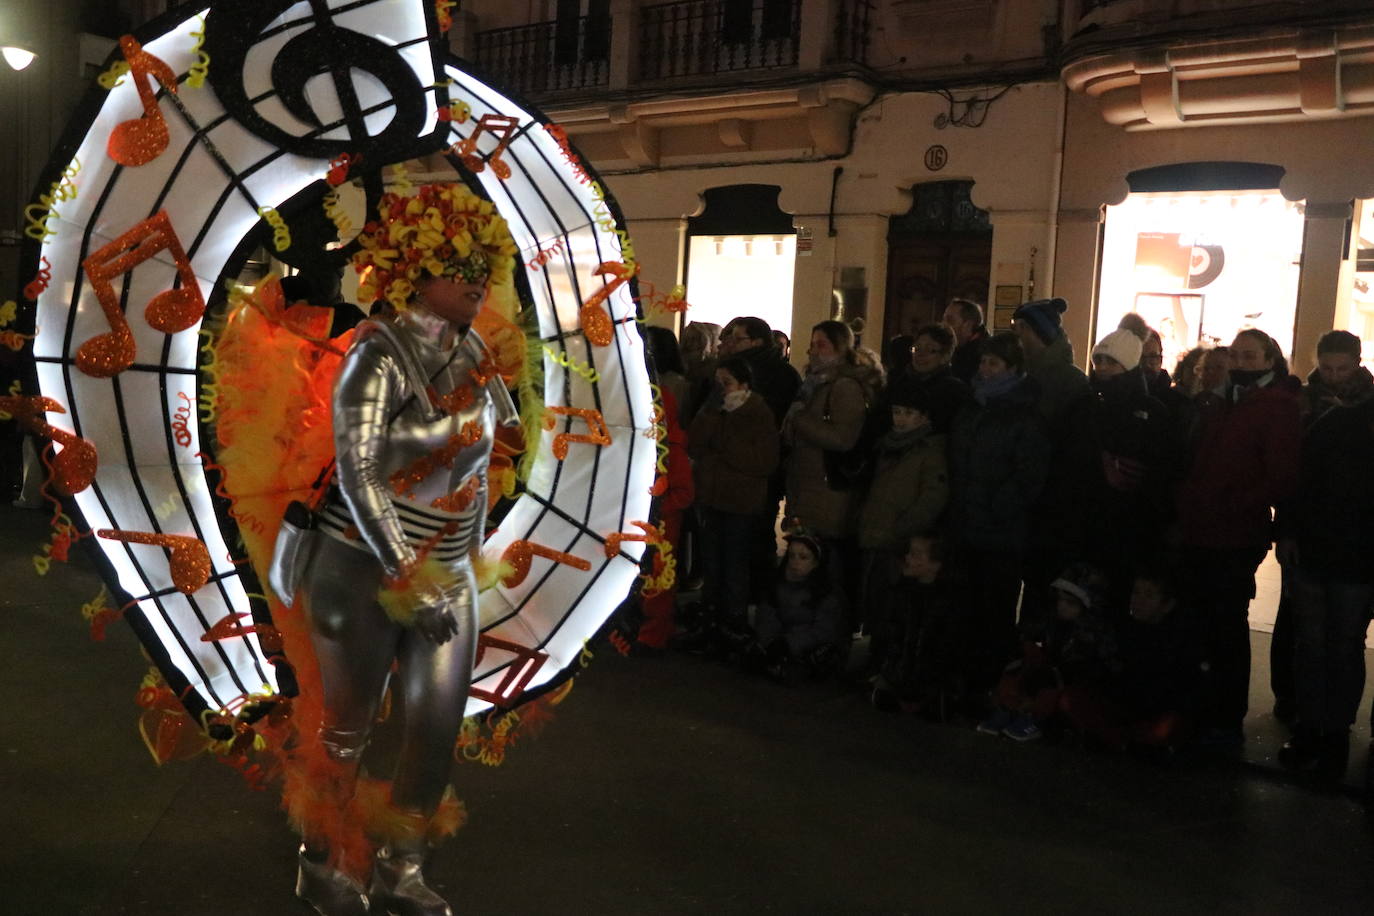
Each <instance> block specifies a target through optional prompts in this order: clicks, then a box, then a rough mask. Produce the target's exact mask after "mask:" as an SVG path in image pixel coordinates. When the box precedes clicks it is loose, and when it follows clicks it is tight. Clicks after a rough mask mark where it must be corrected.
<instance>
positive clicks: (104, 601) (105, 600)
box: [81, 585, 110, 623]
mask: <svg viewBox="0 0 1374 916" xmlns="http://www.w3.org/2000/svg"><path fill="white" fill-rule="evenodd" d="M109 603H110V592H109V590H108V589H106V587H105V586H103V585H102V586H100V591H99V592H97V593H96V596H95V597H94V598H92V599H91V600H90V601H87V602H86V603H85V604H83V605H81V617H82V618H83V619H84V620H85V621H86V622H87V623H89V622H90V621H92V620H94V619H95V615H96V614H99V613H100V612H101V611H103V610H104V609H105V607H106V606H107V605H108V604H109Z"/></svg>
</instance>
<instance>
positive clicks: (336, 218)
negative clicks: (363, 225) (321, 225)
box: [324, 191, 353, 241]
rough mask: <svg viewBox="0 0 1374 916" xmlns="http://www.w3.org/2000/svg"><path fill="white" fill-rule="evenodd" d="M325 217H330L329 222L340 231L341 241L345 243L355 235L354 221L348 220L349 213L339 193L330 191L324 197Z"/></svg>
mask: <svg viewBox="0 0 1374 916" xmlns="http://www.w3.org/2000/svg"><path fill="white" fill-rule="evenodd" d="M324 215H325V216H327V217H329V221H330V222H331V223H333V224H334V228H335V229H337V230H339V240H340V241H343V240H344V239H346V238H347V237H348V236H349V235H351V234H352V233H353V221H352V220H350V219H349V218H348V213H347V211H345V210H344V206H343V203H342V202H341V201H340V200H339V192H338V191H330V192H329V193H328V194H326V195H324Z"/></svg>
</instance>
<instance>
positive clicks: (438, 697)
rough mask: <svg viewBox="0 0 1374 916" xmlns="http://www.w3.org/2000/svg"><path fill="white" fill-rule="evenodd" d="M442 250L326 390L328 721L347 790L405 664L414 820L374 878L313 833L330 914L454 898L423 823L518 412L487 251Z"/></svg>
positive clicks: (449, 733)
mask: <svg viewBox="0 0 1374 916" xmlns="http://www.w3.org/2000/svg"><path fill="white" fill-rule="evenodd" d="M460 190H464V191H465V189H460ZM496 219H499V217H496ZM443 267H444V273H443V275H440V276H432V275H431V276H425V277H422V278H420V279H419V280H418V282H417V283H415V284H414V286H415V294H414V296H413V298H412V299H411V301H410V302H408V303H405V307H403V308H402V309H400V310H399V311H397V313H396V315H395V317H393V318H389V319H383V320H378V321H369V322H366V323H364V324H363V325H361V326H360V327H359V331H358V334H357V336H356V338H355V342H354V344H353V346H352V348H351V349H350V350H349V351H348V354H347V356H346V357H345V358H344V361H343V364H342V367H341V369H340V373H339V377H338V380H337V382H336V384H335V389H334V400H333V420H334V443H335V457H336V460H337V484H336V486H335V487H334V488H333V489H332V490H331V492H330V494H329V496H328V497H327V499H326V501H325V505H324V507H323V509H322V510H321V514H320V527H321V529H322V531H323V533H324V534H325V535H326V536H325V537H321V538H319V539H318V546H317V548H316V552H315V554H314V556H313V558H312V559H311V563H310V566H309V569H308V571H307V572H306V575H305V581H304V584H303V586H302V592H301V594H302V595H303V597H304V600H305V607H306V611H307V614H308V615H309V620H310V622H311V627H312V639H313V643H314V647H315V652H316V655H317V657H318V661H319V668H320V675H321V678H322V682H323V689H324V724H323V729H322V735H321V737H322V739H323V742H324V745H325V747H326V749H327V751H328V753H329V755H330V756H331V757H332V758H333V759H334V760H335V761H337V763H338V764H339V767H340V770H341V771H342V773H343V777H342V780H341V781H342V782H343V783H344V791H346V792H347V791H350V789H349V787H350V786H351V785H352V783H353V782H354V781H355V780H356V778H357V770H358V763H359V758H360V757H361V755H362V753H363V751H364V749H365V747H366V745H367V741H368V737H369V734H370V731H371V727H372V724H373V722H374V721H375V718H376V714H377V709H378V704H379V703H380V702H381V699H382V696H383V693H384V691H385V688H386V684H387V680H388V676H389V673H390V671H391V667H392V663H393V662H396V663H398V664H397V670H398V681H399V683H398V684H397V689H398V693H399V694H400V695H401V697H402V701H403V708H404V710H405V722H404V726H403V732H402V744H401V751H400V759H399V762H398V764H397V768H396V772H395V776H394V782H393V787H392V798H391V800H392V804H393V805H394V806H395V808H397V809H398V811H399V817H400V819H402V820H403V821H405V822H406V823H407V825H408V826H407V828H406V829H405V830H403V831H401V833H400V834H399V835H393V836H389V837H386V838H385V845H383V846H382V847H381V848H380V849H379V851H378V853H377V858H376V863H375V865H374V868H373V874H372V884H371V888H370V891H369V892H368V893H367V894H363V892H362V888H361V886H360V885H359V884H358V883H357V882H356V881H354V880H353V879H352V878H350V877H348V876H347V875H345V874H344V873H343V872H341V871H338V870H336V869H334V868H333V867H332V866H331V865H330V864H329V863H328V861H327V860H328V854H329V849H328V848H327V845H328V844H327V841H326V840H324V839H323V838H318V837H311V836H309V835H307V836H306V838H305V843H304V845H303V846H302V848H301V856H300V866H301V867H300V878H299V880H298V884H297V894H298V895H299V896H300V897H302V898H303V899H305V900H306V901H307V902H309V903H311V904H312V905H313V906H314V907H315V908H316V909H317V910H319V911H320V912H321V913H325V914H327V916H333V914H342V913H349V914H354V913H358V914H360V913H366V912H367V911H368V905H369V904H368V898H369V897H370V898H371V907H372V912H373V913H387V912H390V913H397V914H406V916H410V914H426V916H429V914H435V916H437V914H448V913H450V912H451V911H450V909H449V907H448V905H447V903H445V901H444V900H443V899H442V898H441V897H440V896H439V895H438V894H437V893H435V892H434V891H433V890H432V889H430V888H429V887H428V886H426V884H425V883H424V878H423V875H422V874H421V866H422V864H423V861H424V857H425V854H426V852H427V845H426V827H427V825H428V823H429V820H430V818H432V817H433V815H434V813H435V811H436V810H437V809H438V807H439V804H440V801H441V800H442V798H443V795H444V792H445V789H446V788H447V786H448V783H449V773H450V767H451V766H452V761H453V756H452V755H453V747H454V743H455V741H456V740H457V737H458V733H459V730H460V728H461V725H462V721H463V713H464V708H465V706H466V704H467V699H468V688H469V681H470V678H471V674H472V665H473V655H474V651H475V646H476V641H477V585H476V581H475V578H474V573H473V568H472V560H471V557H472V553H473V551H475V550H478V549H480V547H481V544H482V538H483V527H484V521H485V515H486V508H487V496H486V471H487V463H488V458H489V456H490V453H491V444H492V437H493V432H494V427H495V425H496V424H497V423H501V424H503V425H518V423H519V416H518V413H517V412H516V410H515V406H514V404H513V403H512V401H511V398H510V394H509V392H508V391H507V390H506V388H505V385H504V383H503V382H502V380H501V377H500V376H499V375H497V374H496V373H495V371H494V369H493V368H492V366H491V361H490V358H489V356H488V354H487V352H486V350H485V347H484V345H483V343H482V341H481V340H480V338H479V337H478V336H477V334H476V332H474V331H472V330H470V328H469V325H470V324H471V323H472V321H473V319H474V318H475V317H476V315H477V312H478V310H479V309H480V308H481V305H482V302H483V300H484V298H485V296H486V292H487V290H486V286H487V282H488V279H489V274H488V273H487V270H488V269H489V268H488V265H487V262H486V258H485V256H484V255H483V252H482V251H481V250H480V249H477V248H476V247H474V250H473V251H471V252H470V253H469V256H468V257H467V258H459V257H457V256H456V255H455V256H454V257H453V258H451V259H450V260H449V261H446V262H444V265H443ZM393 302H394V299H393ZM388 589H389V590H391V591H392V592H393V594H400V595H401V596H402V597H403V599H404V600H403V602H402V603H403V604H404V605H405V610H404V612H403V613H398V611H397V609H396V607H395V604H394V603H392V604H390V605H384V602H382V601H381V600H379V594H381V593H383V592H384V591H385V590H388Z"/></svg>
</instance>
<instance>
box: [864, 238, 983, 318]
mask: <svg viewBox="0 0 1374 916" xmlns="http://www.w3.org/2000/svg"><path fill="white" fill-rule="evenodd" d="M991 268H992V238H991V237H989V236H973V237H969V236H961V235H944V236H922V237H915V238H903V239H893V240H892V241H891V242H890V243H889V245H888V260H887V303H886V308H885V309H884V311H883V340H885V341H886V340H891V339H892V338H893V337H896V336H897V335H899V334H911V333H913V332H914V331H915V330H916V329H917V328H919V327H920V326H921V325H923V324H927V323H929V322H932V321H939V320H940V316H941V315H943V314H944V311H945V306H946V305H948V304H949V300H950V299H953V298H956V297H959V298H964V299H972V300H973V301H974V302H978V303H983V302H984V300H986V298H987V295H988V277H989V274H990V272H991Z"/></svg>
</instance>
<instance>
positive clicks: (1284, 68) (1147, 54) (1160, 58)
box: [1062, 17, 1374, 130]
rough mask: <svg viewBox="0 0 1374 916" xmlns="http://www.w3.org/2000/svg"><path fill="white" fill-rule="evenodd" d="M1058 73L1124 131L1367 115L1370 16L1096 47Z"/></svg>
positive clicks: (1372, 73) (1373, 88)
mask: <svg viewBox="0 0 1374 916" xmlns="http://www.w3.org/2000/svg"><path fill="white" fill-rule="evenodd" d="M1062 77H1063V80H1064V83H1065V85H1067V86H1068V87H1069V88H1070V89H1072V90H1074V91H1076V92H1082V93H1084V94H1086V95H1088V96H1090V97H1092V98H1095V99H1097V101H1098V104H1099V105H1100V106H1101V110H1102V116H1103V117H1104V118H1105V119H1106V120H1107V121H1108V122H1109V123H1112V124H1118V125H1121V126H1123V127H1125V128H1126V129H1127V130H1150V129H1158V128H1170V127H1187V126H1192V125H1215V124H1254V123H1266V122H1276V121H1299V120H1304V119H1313V118H1319V119H1334V118H1350V117H1359V116H1365V115H1371V114H1374V17H1371V18H1370V19H1369V20H1368V21H1366V22H1361V23H1356V24H1349V25H1341V26H1333V27H1324V28H1312V29H1300V28H1282V29H1275V30H1273V31H1271V32H1268V33H1265V34H1260V35H1253V36H1249V37H1245V38H1231V39H1214V40H1202V39H1196V38H1188V39H1174V40H1173V41H1170V42H1169V43H1167V44H1158V45H1154V46H1150V45H1148V44H1145V45H1136V46H1131V47H1122V48H1120V49H1118V50H1108V51H1101V52H1098V53H1094V54H1092V55H1090V56H1087V57H1083V58H1081V59H1078V60H1074V61H1072V62H1071V63H1069V64H1067V65H1066V66H1065V67H1064V69H1063V71H1062Z"/></svg>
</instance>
